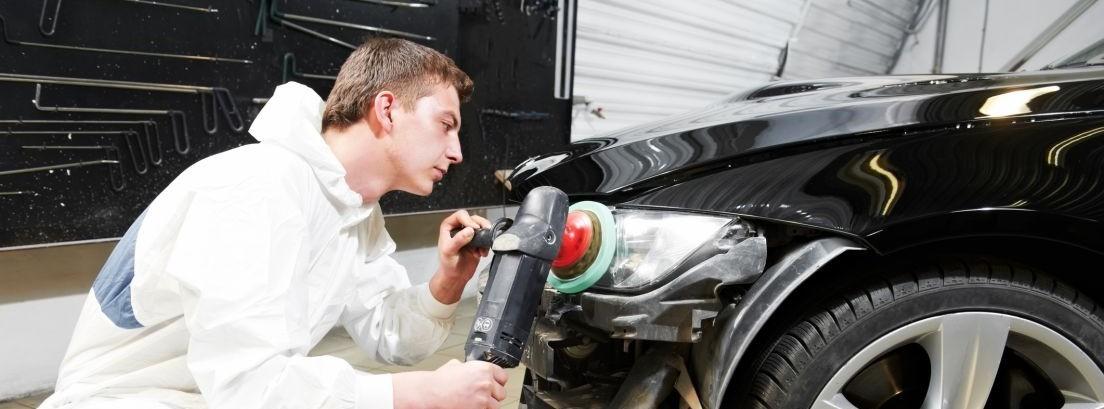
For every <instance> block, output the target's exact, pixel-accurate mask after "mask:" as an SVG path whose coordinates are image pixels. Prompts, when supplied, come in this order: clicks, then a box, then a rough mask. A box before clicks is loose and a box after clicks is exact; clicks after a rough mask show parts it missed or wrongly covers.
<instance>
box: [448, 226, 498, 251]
mask: <svg viewBox="0 0 1104 409" xmlns="http://www.w3.org/2000/svg"><path fill="white" fill-rule="evenodd" d="M461 230H464V228H463V227H461V228H459V229H452V231H450V232H449V237H456V234H457V233H460V231H461ZM492 244H494V229H493V228H491V229H475V237H473V238H472V241H471V242H469V243H468V244H465V245H464V248H471V247H479V248H485V249H489V248H491V245H492Z"/></svg>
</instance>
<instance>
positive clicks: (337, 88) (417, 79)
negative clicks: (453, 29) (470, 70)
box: [322, 37, 472, 130]
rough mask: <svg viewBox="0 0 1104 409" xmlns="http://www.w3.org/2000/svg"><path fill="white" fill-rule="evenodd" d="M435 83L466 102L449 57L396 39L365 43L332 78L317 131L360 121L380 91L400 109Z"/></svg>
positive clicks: (461, 77)
mask: <svg viewBox="0 0 1104 409" xmlns="http://www.w3.org/2000/svg"><path fill="white" fill-rule="evenodd" d="M441 84H448V85H452V86H453V87H454V88H456V93H457V96H459V97H460V101H461V102H463V101H467V100H468V97H469V96H470V95H471V92H472V80H471V78H469V77H468V74H465V73H464V71H461V70H460V68H459V67H457V66H456V63H454V62H453V61H452V59H451V58H448V57H446V56H445V55H444V54H441V53H439V52H437V50H434V49H432V48H429V47H426V46H423V45H419V44H415V43H412V42H410V41H407V40H402V39H397V38H383V37H380V38H371V39H369V40H368V41H365V42H364V44H361V45H360V47H357V49H356V50H355V51H353V53H352V54H350V55H349V58H348V59H346V60H345V63H344V64H342V65H341V71H340V72H338V73H337V80H336V81H335V82H334V87H333V89H332V90H331V91H330V96H329V98H327V99H326V110H325V111H324V112H323V114H322V129H323V130H325V129H328V128H330V127H335V128H337V129H344V128H345V127H347V126H349V125H352V124H353V123H355V122H357V121H359V120H360V118H361V117H363V116H364V114H365V113H367V112H368V109H369V108H370V107H371V105H372V101H373V100H374V99H375V97H376V95H377V94H379V93H380V92H382V91H391V92H393V93H394V94H395V96H396V98H397V99H398V101H399V104H401V105H402V106H403V108H405V109H413V108H414V101H417V100H418V99H419V98H421V97H424V96H426V95H429V94H431V93H433V89H434V88H435V87H437V86H439V85H441Z"/></svg>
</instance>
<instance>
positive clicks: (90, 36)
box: [0, 0, 570, 247]
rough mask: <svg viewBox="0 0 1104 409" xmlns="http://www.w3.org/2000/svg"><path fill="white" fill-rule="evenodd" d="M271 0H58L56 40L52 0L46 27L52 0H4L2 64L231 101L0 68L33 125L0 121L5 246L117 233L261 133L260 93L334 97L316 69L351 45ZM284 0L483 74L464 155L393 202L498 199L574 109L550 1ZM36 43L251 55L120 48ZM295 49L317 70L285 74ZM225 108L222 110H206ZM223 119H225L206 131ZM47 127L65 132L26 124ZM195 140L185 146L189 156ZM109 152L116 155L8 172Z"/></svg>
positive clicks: (1, 109) (434, 205) (11, 115)
mask: <svg viewBox="0 0 1104 409" xmlns="http://www.w3.org/2000/svg"><path fill="white" fill-rule="evenodd" d="M267 1H268V0H253V1H232V0H206V1H203V0H174V1H171V2H170V3H173V4H178V5H185V6H189V7H197V8H207V7H210V8H213V9H217V12H206V11H197V10H192V9H184V8H174V7H167V6H157V5H152V4H144V3H140V2H133V1H127V0H82V1H72V0H70V1H65V2H64V3H62V4H61V7H60V9H59V11H58V15H57V19H56V30H55V32H54V33H53V34H52V35H49V36H47V35H44V34H43V33H42V31H44V30H43V29H44V28H45V29H49V28H51V27H50V26H51V24H52V22H53V21H54V20H53V19H52V18H51V17H52V14H53V11H54V9H55V6H56V5H58V4H59V3H58V0H47V1H46V4H45V9H46V16H45V17H46V19H45V21H44V23H45V24H41V25H40V17H41V16H42V11H43V7H44V4H43V2H41V1H37V0H21V1H10V2H3V3H0V17H2V18H3V28H4V30H5V32H6V36H7V38H6V40H8V41H6V42H5V43H4V44H0V73H2V74H17V75H34V76H52V77H66V78H83V79H101V80H104V79H106V80H116V81H130V82H150V83H163V84H185V85H195V86H202V87H217V88H223V89H225V90H226V91H225V93H223V94H221V95H222V96H223V97H224V98H216V97H203V96H201V95H197V94H189V93H177V92H162V91H146V90H133V89H116V88H103V87H89V86H76V85H69V84H51V83H43V84H42V85H41V91H42V92H41V94H40V95H38V96H37V97H36V93H35V88H36V84H35V83H33V82H12V81H10V80H11V79H12V76H11V75H8V76H4V75H0V78H8V79H9V80H7V81H5V80H0V121H4V120H7V121H12V120H24V121H26V122H25V123H12V122H0V247H10V246H20V245H33V244H43V243H55V242H68V241H76V240H88V239H97V238H108V237H118V236H120V235H121V234H122V233H123V232H124V231H125V230H126V227H127V226H128V225H129V224H130V222H131V221H132V220H133V219H134V217H135V216H137V214H138V213H140V212H141V211H142V209H144V208H145V206H146V205H148V204H149V202H150V201H151V200H152V199H153V198H154V197H155V196H156V195H157V193H158V192H160V191H161V189H163V188H164V187H165V186H166V185H167V184H168V183H169V182H170V181H172V179H173V178H174V177H175V176H176V175H177V174H179V173H180V172H181V171H182V170H184V169H185V168H187V167H188V166H190V165H191V164H193V163H195V162H196V161H198V160H199V159H202V158H204V157H207V156H209V155H211V154H214V153H218V152H222V151H225V150H227V149H231V148H234V147H237V146H241V145H243V144H248V143H253V142H254V140H253V139H252V137H250V136H249V135H248V134H247V133H246V132H245V131H244V130H242V131H237V130H234V129H232V128H233V126H234V125H238V126H239V127H244V128H245V129H248V126H249V123H250V122H251V120H252V118H253V117H254V116H255V115H256V113H257V112H258V111H259V110H260V108H261V106H262V105H261V103H260V102H259V101H256V100H255V99H257V98H267V97H268V96H270V95H271V93H272V90H273V88H274V87H275V86H276V85H278V84H280V83H282V82H284V81H285V79H286V80H294V81H298V82H302V83H304V84H307V85H309V86H311V87H312V88H314V89H315V90H316V91H318V92H319V94H321V95H322V96H323V97H325V96H326V95H327V94H328V92H329V89H330V87H331V86H332V81H330V80H328V79H323V78H312V77H311V76H310V75H311V74H313V75H321V76H332V75H335V74H336V73H337V70H338V68H339V67H340V64H341V62H342V61H344V59H345V57H346V56H347V55H348V53H349V51H350V50H349V49H347V48H344V47H342V46H340V45H337V44H334V43H333V42H331V41H328V40H324V39H320V38H317V37H315V36H311V35H308V34H305V33H303V32H300V31H296V30H294V29H292V28H290V27H288V26H285V25H282V24H281V23H280V21H278V20H276V19H272V18H270V17H269V12H268V10H267V9H268V8H269V7H270V6H269V5H268V4H267ZM274 1H277V4H276V5H275V6H276V8H277V11H278V12H280V13H286V14H289V15H291V14H294V15H301V16H308V17H316V18H323V19H329V20H334V21H339V22H348V23H353V24H360V25H368V26H377V27H384V28H387V29H393V30H401V31H406V32H410V33H417V34H420V35H425V36H431V37H434V40H415V41H417V42H419V43H422V44H425V45H427V46H431V47H433V48H435V49H437V50H439V51H442V52H443V53H445V54H447V55H449V56H451V57H453V58H454V59H456V60H457V62H458V63H459V64H460V66H461V67H462V68H463V69H464V70H465V71H467V72H468V73H469V74H470V75H471V76H472V77H473V79H474V80H475V81H476V91H475V94H474V96H473V100H472V101H471V102H469V103H468V104H465V105H464V106H463V107H462V116H463V126H462V129H461V142H462V144H463V147H464V155H465V161H464V163H463V164H461V165H460V166H459V167H457V168H455V169H454V171H452V172H450V174H449V176H448V177H447V178H446V180H445V181H443V182H442V183H441V184H440V185H439V186H438V188H437V189H436V190H435V193H434V194H433V195H432V196H430V197H428V198H422V197H416V196H412V195H407V194H402V193H394V194H391V195H388V196H386V197H385V198H384V200H383V206H384V209H385V211H386V212H387V213H390V214H395V213H410V212H422V211H431V210H441V209H452V208H460V207H476V206H488V205H497V204H500V203H501V201H502V198H503V195H502V192H501V187H500V185H498V184H497V183H496V182H495V181H494V178H493V171H494V170H495V169H502V168H511V167H513V165H514V164H516V163H517V162H519V161H521V160H523V159H525V158H526V157H528V156H531V155H534V154H537V153H540V152H545V151H548V150H552V149H557V148H559V147H561V146H563V144H565V143H566V142H567V140H568V138H569V137H568V133H569V129H570V127H569V118H568V116H569V111H570V106H569V105H568V103H567V102H566V101H558V100H554V99H553V98H552V83H553V67H554V61H553V57H552V56H554V55H555V52H554V48H553V47H554V45H555V37H554V36H555V22H554V21H552V20H551V17H549V15H548V14H546V13H545V12H544V10H547V8H548V7H550V6H551V4H550V3H549V2H531V1H527V2H524V3H525V4H522V3H520V2H510V1H507V2H501V1H464V2H460V3H457V2H454V1H451V0H441V1H439V2H437V4H435V5H432V6H430V7H424V8H407V7H389V6H380V5H375V4H369V3H365V2H361V1H356V0H309V1H308V0H292V1H284V0H274ZM524 6H528V7H524ZM526 11H528V13H527V12H526ZM293 23H295V24H298V25H300V26H302V27H305V28H308V29H310V30H314V31H317V32H319V33H322V34H325V35H327V36H332V37H334V38H336V39H338V40H340V41H344V42H347V43H352V44H358V43H359V42H360V41H361V40H362V39H363V38H365V36H367V35H379V34H372V33H370V32H368V31H363V30H357V29H352V28H343V27H335V26H329V25H325V24H319V23H315V22H302V21H296V22H293ZM46 31H48V30H46ZM29 43H35V44H46V45H64V46H77V47H87V48H103V49H118V50H132V51H143V52H158V53H170V54H180V55H196V56H207V57H218V58H231V59H243V60H249V61H251V63H249V64H243V63H239V62H232V61H215V62H212V61H196V60H186V59H179V58H170V57H156V56H136V55H121V54H113V53H105V52H95V51H88V50H73V49H58V48H49V47H44V46H41V45H35V44H29ZM289 54H290V55H292V56H293V58H294V60H295V71H297V72H298V73H301V74H308V76H299V75H296V73H295V72H292V70H289V69H285V66H286V63H285V62H286V58H287V56H288V55H289ZM220 92H222V91H220ZM36 98H37V99H38V103H39V105H41V106H55V107H57V106H60V107H84V108H97V109H103V108H107V109H142V110H164V111H174V112H180V113H183V116H181V115H180V114H176V113H174V114H172V115H165V114H153V113H150V114H118V113H104V112H90V113H86V112H80V113H72V112H47V111H42V110H40V109H36V108H35V106H34V104H33V103H32V100H33V99H36ZM205 99H206V100H205ZM231 100H232V101H233V105H231V104H230V103H229V101H231ZM205 103H206V105H205ZM205 106H206V107H207V109H206V110H205V109H204V107H205ZM232 106H236V111H237V112H238V113H239V114H240V116H241V122H240V123H239V122H238V121H237V120H236V117H235V116H233V115H227V113H232V112H233V110H232V109H230V107H232ZM215 107H222V108H225V111H227V112H221V111H212V110H211V108H215ZM205 111H206V112H207V113H206V115H205V114H204V112H205ZM173 118H175V121H176V125H178V129H177V130H176V132H174V131H173V125H174V123H173ZM181 118H185V120H184V121H181ZM33 121H133V122H134V123H111V124H89V123H38V122H33ZM152 124H156V125H152ZM181 126H183V127H181ZM214 126H217V130H212V132H207V131H206V130H205V128H212V127H214ZM185 128H186V134H187V138H185V132H184V129H185ZM41 131H66V132H61V133H57V134H24V133H26V132H41ZM69 131H73V132H71V133H70V132H69ZM185 144H187V145H189V149H187V151H186V152H185V153H181V152H180V151H184V150H185V149H184V147H185ZM44 147H45V149H44ZM54 147H65V148H67V149H54ZM75 147H96V148H87V149H73V148H75ZM105 159H107V160H117V161H118V162H119V163H118V164H91V165H88V166H82V167H72V168H66V169H54V170H52V171H51V170H42V171H36V172H29V173H17V174H4V173H5V172H9V171H11V170H15V169H26V168H36V167H43V166H50V165H62V164H72V163H77V162H90V161H91V162H95V161H100V160H105ZM157 162H159V163H157ZM124 183H125V187H122V188H121V189H120V186H122V185H123V184H124Z"/></svg>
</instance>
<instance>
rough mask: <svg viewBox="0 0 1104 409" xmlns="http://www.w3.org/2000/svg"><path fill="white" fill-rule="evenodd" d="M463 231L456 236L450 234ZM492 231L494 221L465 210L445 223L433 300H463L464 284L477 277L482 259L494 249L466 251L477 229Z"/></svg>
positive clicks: (431, 285)
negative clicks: (475, 275)
mask: <svg viewBox="0 0 1104 409" xmlns="http://www.w3.org/2000/svg"><path fill="white" fill-rule="evenodd" d="M459 228H463V230H460V232H458V233H456V236H455V237H453V236H451V235H450V232H451V231H452V230H455V229H459ZM476 228H482V229H489V228H491V222H489V221H487V219H484V218H482V217H479V216H473V215H469V214H468V212H467V211H465V210H458V211H456V213H453V214H451V215H449V217H447V218H445V220H444V221H442V222H441V230H440V234H439V236H438V237H437V251H438V254H439V259H440V263H441V264H440V267H439V268H438V269H437V273H436V274H434V275H433V277H432V278H431V279H430V280H429V290H430V292H432V293H433V298H436V299H437V301H440V302H441V303H442V304H452V303H454V302H457V301H459V300H460V295H461V294H462V293H463V292H464V285H465V284H467V283H468V280H470V279H471V278H472V275H473V274H475V267H476V266H477V265H479V258H480V257H483V256H486V255H487V254H488V253H489V252H490V250H487V249H476V248H469V249H464V248H463V247H464V245H465V244H468V242H470V241H471V240H472V237H475V229H476Z"/></svg>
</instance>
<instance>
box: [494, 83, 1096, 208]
mask: <svg viewBox="0 0 1104 409" xmlns="http://www.w3.org/2000/svg"><path fill="white" fill-rule="evenodd" d="M1102 90H1104V69H1100V68H1081V69H1063V70H1051V71H1034V72H1022V73H1010V74H964V75H905V76H884V77H857V78H834V79H823V80H815V81H792V82H778V83H771V84H769V85H767V86H764V87H761V88H757V89H753V90H751V91H747V92H744V93H740V94H737V95H734V96H731V97H729V98H726V99H725V100H724V101H721V102H719V103H716V104H714V105H710V106H707V107H705V108H702V109H699V110H695V111H691V112H687V113H684V114H681V115H677V116H673V117H670V118H665V119H662V120H659V121H656V122H652V123H648V124H644V125H640V126H636V127H632V128H627V129H624V130H620V131H616V132H613V133H609V134H605V135H602V136H599V137H596V138H591V139H586V140H583V141H580V142H576V143H573V144H571V145H569V146H568V147H567V148H566V149H565V150H562V151H558V152H552V153H549V154H545V155H542V156H538V157H534V158H530V159H529V160H526V161H525V162H522V163H521V164H519V165H518V166H517V167H516V168H515V169H514V172H513V173H512V175H511V178H510V181H509V182H510V185H511V186H512V188H513V192H514V194H515V196H516V197H517V198H520V197H522V196H524V194H525V193H526V192H528V191H529V190H530V189H532V188H534V187H536V186H542V185H551V186H556V187H558V188H560V189H562V190H564V191H565V192H566V193H568V194H569V195H571V196H573V197H574V198H576V199H579V198H590V199H600V198H601V197H603V196H615V195H630V196H631V195H633V194H636V193H640V192H642V191H645V190H648V189H650V188H653V187H657V186H663V185H667V184H672V183H678V182H680V181H682V180H686V179H689V178H693V177H695V176H696V175H698V174H700V173H708V172H712V171H715V170H717V169H724V168H726V167H731V166H733V165H732V164H733V163H734V162H748V161H750V162H754V161H757V160H763V159H768V158H770V157H772V156H773V155H775V154H776V152H779V150H781V149H815V148H816V147H817V146H822V144H825V143H828V144H831V143H842V142H840V141H844V140H849V139H852V138H881V137H896V136H900V135H907V134H909V133H911V132H913V131H922V130H925V129H931V128H940V127H948V126H949V127H956V126H957V127H971V126H989V125H991V124H992V123H994V122H1017V121H1034V120H1039V119H1041V118H1046V117H1052V116H1069V115H1083V114H1084V113H1085V112H1091V111H1099V110H1104V92H1102Z"/></svg>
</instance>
